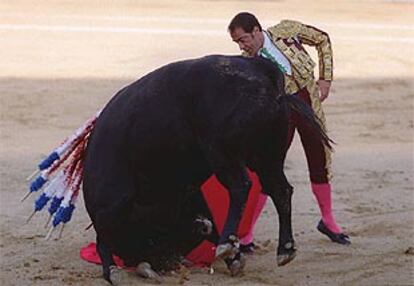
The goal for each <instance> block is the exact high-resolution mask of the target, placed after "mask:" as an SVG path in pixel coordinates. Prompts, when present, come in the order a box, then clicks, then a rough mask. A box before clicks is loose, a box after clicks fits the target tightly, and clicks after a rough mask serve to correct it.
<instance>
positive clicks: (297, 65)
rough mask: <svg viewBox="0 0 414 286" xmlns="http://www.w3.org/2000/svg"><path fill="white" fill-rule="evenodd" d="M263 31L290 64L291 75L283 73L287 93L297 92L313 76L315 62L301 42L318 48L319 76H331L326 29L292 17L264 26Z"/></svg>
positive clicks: (330, 60) (331, 62) (330, 49)
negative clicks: (271, 25) (303, 22)
mask: <svg viewBox="0 0 414 286" xmlns="http://www.w3.org/2000/svg"><path fill="white" fill-rule="evenodd" d="M267 32H268V33H269V35H270V38H271V39H272V42H273V43H274V44H275V46H276V47H277V48H278V49H279V50H280V51H281V52H282V53H283V54H284V55H285V56H286V58H287V59H288V61H289V62H290V64H291V67H292V76H288V75H286V76H285V88H286V92H287V93H294V92H297V91H298V90H299V89H302V88H304V87H305V86H307V85H308V84H309V83H310V81H313V80H314V72H313V70H314V68H315V66H316V64H315V62H314V61H313V60H312V58H311V57H310V56H309V54H308V53H307V52H306V50H305V48H304V47H303V44H305V45H309V46H313V47H315V48H316V49H317V51H318V58H319V79H324V80H332V79H333V59H332V46H331V42H330V40H329V36H328V34H327V33H325V32H323V31H321V30H319V29H317V28H315V27H312V26H308V25H305V24H302V23H300V22H297V21H292V20H283V21H281V22H280V23H279V24H277V25H276V26H273V27H270V28H268V29H267Z"/></svg>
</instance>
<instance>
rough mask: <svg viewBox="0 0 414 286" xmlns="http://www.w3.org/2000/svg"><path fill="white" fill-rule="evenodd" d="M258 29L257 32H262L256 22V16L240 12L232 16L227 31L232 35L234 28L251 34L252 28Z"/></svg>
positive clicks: (257, 21)
mask: <svg viewBox="0 0 414 286" xmlns="http://www.w3.org/2000/svg"><path fill="white" fill-rule="evenodd" d="M256 26H257V27H258V28H259V30H260V31H261V30H262V26H261V25H260V23H259V20H257V18H256V16H255V15H253V14H251V13H248V12H241V13H239V14H237V15H236V16H234V18H233V19H232V20H231V22H230V24H229V27H228V31H229V32H230V33H233V32H234V30H235V29H236V28H242V29H243V30H244V31H245V32H246V33H251V32H252V31H253V28H254V27H256Z"/></svg>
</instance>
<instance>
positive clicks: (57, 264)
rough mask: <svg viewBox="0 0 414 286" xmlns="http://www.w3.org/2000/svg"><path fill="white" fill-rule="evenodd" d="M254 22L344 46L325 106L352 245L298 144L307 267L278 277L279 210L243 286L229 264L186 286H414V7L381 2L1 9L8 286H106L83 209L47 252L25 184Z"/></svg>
mask: <svg viewBox="0 0 414 286" xmlns="http://www.w3.org/2000/svg"><path fill="white" fill-rule="evenodd" d="M58 2H59V4H57V3H58ZM84 3H87V4H84ZM115 3H116V4H115ZM173 3H174V4H173ZM240 11H251V12H253V13H255V14H256V15H257V16H258V17H259V19H262V22H263V25H264V26H268V25H271V24H273V23H276V22H278V21H279V20H281V19H284V18H290V19H297V20H301V21H302V22H305V23H309V24H313V25H316V26H318V27H320V28H321V29H324V30H326V31H328V32H329V34H330V35H331V38H332V42H333V47H334V56H335V82H334V85H333V90H332V93H331V95H330V98H329V99H328V100H327V101H326V103H325V104H324V105H325V110H326V113H327V118H328V127H329V130H330V135H331V136H332V137H333V138H334V140H335V141H336V142H338V145H337V147H336V152H335V155H334V174H335V179H334V181H333V184H334V203H335V211H336V216H337V219H338V221H339V222H340V224H341V225H342V226H343V227H344V229H345V230H346V232H347V233H349V234H350V235H351V237H352V246H350V247H344V246H340V245H337V244H333V243H330V242H329V241H328V240H327V239H326V238H325V237H323V236H322V235H320V234H319V233H318V232H317V231H316V229H315V226H316V224H317V221H318V218H319V214H318V208H317V205H316V202H315V200H314V198H313V196H312V193H311V191H310V187H309V181H308V177H307V168H306V163H305V160H304V154H303V151H302V149H301V147H300V144H299V140H298V138H296V140H295V144H294V146H293V147H292V149H291V150H290V152H289V154H288V162H287V165H288V166H287V175H288V178H289V179H290V181H291V183H292V184H293V185H294V186H295V195H294V206H293V223H294V231H295V237H296V241H297V243H298V247H299V252H298V256H297V257H296V259H295V260H294V261H293V262H292V263H290V264H289V265H287V266H285V267H277V266H276V261H275V245H276V236H277V229H278V225H277V218H276V213H275V210H274V207H273V206H272V205H271V204H270V203H269V204H268V205H267V207H266V210H265V213H264V214H263V216H262V217H261V218H260V221H259V225H258V230H257V235H256V239H257V242H258V243H259V244H262V245H263V244H264V245H265V244H266V243H267V241H270V244H269V245H267V246H266V247H263V249H262V250H261V251H259V253H258V254H257V255H254V256H249V257H248V264H247V266H246V269H245V273H244V275H243V276H242V277H237V278H232V277H230V276H229V275H228V273H227V270H226V269H225V267H224V265H223V264H222V263H216V264H215V265H214V267H215V268H216V271H215V273H214V275H210V274H208V273H207V271H206V270H198V271H192V273H191V275H190V276H189V278H190V280H189V281H188V282H186V285H284V286H286V285H414V256H413V255H412V254H413V253H412V252H411V254H405V252H406V250H408V249H409V248H410V247H411V248H413V247H414V239H413V237H414V179H413V177H414V176H413V174H414V144H413V140H414V117H413V116H414V115H413V111H414V54H413V50H414V18H413V17H412V15H414V3H413V1H369V0H365V1H364V0H363V1H182V0H178V1H164V0H160V1H144V0H142V1H127V0H122V1H109V0H105V1H98V0H93V1H79V0H73V1H1V2H0V59H1V60H0V117H1V120H0V136H1V137H0V138H1V139H0V140H1V141H0V180H1V181H0V185H1V188H0V192H1V197H0V227H1V235H0V261H1V263H0V284H1V285H105V284H106V282H104V280H102V279H101V268H100V267H98V266H96V265H92V264H88V263H86V262H84V261H82V260H80V258H79V249H80V247H81V246H83V245H85V244H86V243H88V242H89V241H93V240H94V231H93V230H89V231H83V229H84V228H85V227H86V226H87V225H88V223H89V220H88V217H87V214H86V212H85V209H84V207H83V204H82V203H80V204H79V206H78V208H77V210H76V212H75V216H74V219H73V220H72V222H71V223H70V224H69V225H68V226H67V227H66V230H65V236H64V238H63V239H61V240H59V241H53V240H52V241H48V242H46V241H45V240H44V239H43V237H44V235H45V232H46V230H45V229H43V224H44V222H45V220H46V217H45V214H42V215H38V216H36V217H35V218H34V219H33V220H32V222H31V223H30V224H27V225H26V224H25V220H26V218H27V216H28V215H29V214H30V213H31V211H32V202H33V198H32V199H29V200H27V201H25V202H24V203H20V202H19V201H20V198H21V197H22V196H23V195H24V194H25V193H26V192H27V189H28V185H27V183H26V182H25V178H26V176H27V175H28V174H30V173H31V172H32V171H33V170H34V168H35V166H36V164H37V163H38V162H39V161H40V160H41V159H42V158H43V156H45V155H46V154H48V152H50V151H51V150H52V149H53V148H54V147H56V146H57V145H58V144H59V143H60V142H61V141H62V140H63V139H64V138H65V137H66V136H68V135H70V134H71V133H72V132H73V131H74V130H75V129H76V128H77V127H78V126H79V125H80V124H81V123H83V122H84V121H85V120H86V119H88V118H89V117H90V116H92V115H93V114H94V113H95V111H97V110H98V109H100V108H102V107H103V106H104V104H105V103H106V102H107V101H108V100H109V99H110V98H111V96H112V94H113V93H114V92H116V91H117V90H118V89H120V88H121V87H122V86H123V85H125V84H127V83H129V82H131V81H133V80H135V79H137V78H139V77H140V76H142V75H144V74H145V73H147V72H148V71H151V70H153V69H155V68H157V67H159V66H161V65H164V64H166V63H169V62H172V61H176V60H180V59H187V58H193V57H200V56H203V55H207V54H237V53H238V52H239V51H238V49H237V46H236V45H235V44H234V43H232V42H231V41H230V38H229V36H228V35H227V32H226V26H227V24H228V21H229V20H230V19H231V17H232V16H233V15H234V14H236V13H237V12H240ZM410 15H411V16H410ZM129 283H131V284H136V285H142V284H145V283H146V281H145V280H143V279H140V278H137V277H129ZM166 283H167V284H176V283H178V278H177V277H174V276H171V277H167V279H166Z"/></svg>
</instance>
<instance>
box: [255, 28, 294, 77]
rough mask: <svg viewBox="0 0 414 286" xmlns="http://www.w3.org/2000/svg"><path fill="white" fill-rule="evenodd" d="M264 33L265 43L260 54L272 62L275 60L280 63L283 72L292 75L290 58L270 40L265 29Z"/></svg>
mask: <svg viewBox="0 0 414 286" xmlns="http://www.w3.org/2000/svg"><path fill="white" fill-rule="evenodd" d="M262 33H263V36H264V43H263V47H262V48H261V49H260V50H259V52H258V55H259V56H261V57H264V58H267V59H269V60H271V61H272V62H275V63H276V64H278V65H279V68H280V69H281V70H282V71H283V72H285V73H287V74H288V75H292V67H291V66H290V63H289V61H288V59H287V58H286V57H285V55H284V54H282V52H281V51H279V49H278V48H277V47H276V46H275V45H274V44H273V42H272V41H271V40H270V37H269V35H268V34H267V33H266V32H265V31H263V32H262Z"/></svg>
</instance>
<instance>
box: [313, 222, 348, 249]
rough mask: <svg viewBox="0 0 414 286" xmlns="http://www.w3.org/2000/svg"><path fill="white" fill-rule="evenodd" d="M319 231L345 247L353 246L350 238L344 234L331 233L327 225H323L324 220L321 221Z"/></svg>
mask: <svg viewBox="0 0 414 286" xmlns="http://www.w3.org/2000/svg"><path fill="white" fill-rule="evenodd" d="M317 229H318V230H319V231H320V232H321V233H323V234H324V235H326V236H327V237H329V238H330V239H331V240H332V241H333V242H336V243H339V244H343V245H349V244H351V240H350V239H349V236H348V235H346V234H344V233H334V232H332V231H330V230H329V229H328V228H327V227H326V225H325V224H324V223H323V221H322V220H320V221H319V223H318V226H317Z"/></svg>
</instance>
